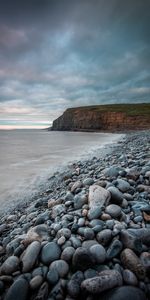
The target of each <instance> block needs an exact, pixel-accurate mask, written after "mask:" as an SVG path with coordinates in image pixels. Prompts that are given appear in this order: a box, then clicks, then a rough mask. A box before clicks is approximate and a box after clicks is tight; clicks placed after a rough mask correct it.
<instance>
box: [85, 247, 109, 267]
mask: <svg viewBox="0 0 150 300" xmlns="http://www.w3.org/2000/svg"><path fill="white" fill-rule="evenodd" d="M89 250H90V253H91V256H92V259H93V261H94V263H95V264H101V263H103V262H104V261H105V259H106V251H105V248H104V247H103V246H102V245H93V246H91V247H90V249H89Z"/></svg>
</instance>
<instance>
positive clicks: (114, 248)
mask: <svg viewBox="0 0 150 300" xmlns="http://www.w3.org/2000/svg"><path fill="white" fill-rule="evenodd" d="M122 248H123V246H122V243H121V242H120V241H119V240H113V241H112V243H111V244H110V246H109V247H108V249H107V259H109V260H110V259H112V258H114V257H116V256H118V254H119V253H120V252H121V250H122Z"/></svg>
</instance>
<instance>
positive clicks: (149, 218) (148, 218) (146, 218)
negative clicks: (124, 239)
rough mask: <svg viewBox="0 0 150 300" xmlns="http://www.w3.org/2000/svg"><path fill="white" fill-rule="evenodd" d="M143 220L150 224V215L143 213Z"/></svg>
mask: <svg viewBox="0 0 150 300" xmlns="http://www.w3.org/2000/svg"><path fill="white" fill-rule="evenodd" d="M143 218H144V220H145V221H146V222H150V215H149V214H147V213H146V212H144V211H143Z"/></svg>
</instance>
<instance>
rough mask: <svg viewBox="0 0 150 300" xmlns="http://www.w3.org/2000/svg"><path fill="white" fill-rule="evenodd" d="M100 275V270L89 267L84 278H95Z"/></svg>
mask: <svg viewBox="0 0 150 300" xmlns="http://www.w3.org/2000/svg"><path fill="white" fill-rule="evenodd" d="M96 276H98V272H97V271H96V270H94V269H87V270H86V271H85V272H84V277H85V278H84V279H89V278H93V277H96Z"/></svg>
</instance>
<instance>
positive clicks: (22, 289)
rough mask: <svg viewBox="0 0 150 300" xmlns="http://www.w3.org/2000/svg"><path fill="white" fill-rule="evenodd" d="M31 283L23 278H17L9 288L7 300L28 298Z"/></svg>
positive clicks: (24, 299) (26, 299) (25, 299)
mask: <svg viewBox="0 0 150 300" xmlns="http://www.w3.org/2000/svg"><path fill="white" fill-rule="evenodd" d="M28 293H29V284H28V282H27V281H26V280H25V279H23V278H21V279H17V280H16V281H15V282H14V283H13V284H12V285H11V287H10V288H9V290H8V292H7V294H6V297H5V300H28Z"/></svg>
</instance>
